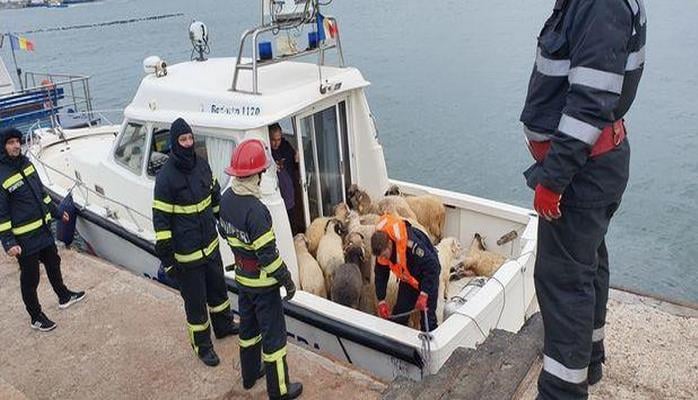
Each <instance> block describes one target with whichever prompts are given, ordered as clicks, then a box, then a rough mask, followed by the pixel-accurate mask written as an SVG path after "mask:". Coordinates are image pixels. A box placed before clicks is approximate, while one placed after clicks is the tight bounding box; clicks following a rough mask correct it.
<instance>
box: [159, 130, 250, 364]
mask: <svg viewBox="0 0 698 400" xmlns="http://www.w3.org/2000/svg"><path fill="white" fill-rule="evenodd" d="M178 121H179V120H178ZM181 121H182V122H183V120H181ZM176 123H177V121H175V123H173V129H171V130H170V148H171V149H173V153H172V154H170V157H169V159H168V160H167V163H165V165H164V166H163V168H162V169H161V170H160V171H159V172H158V174H157V176H156V179H155V193H154V199H153V225H154V228H155V240H156V242H155V251H156V252H157V254H158V257H159V258H160V261H161V262H162V265H163V266H164V267H165V269H166V270H167V271H168V272H169V273H170V274H171V275H174V276H175V277H176V280H177V283H178V284H179V289H180V293H181V294H182V298H183V299H184V309H185V312H186V315H187V327H188V329H189V337H190V340H191V345H192V347H193V349H194V351H195V352H196V353H197V354H198V355H199V356H201V355H202V354H205V352H209V351H210V350H211V349H212V348H213V344H212V343H211V334H210V325H211V324H212V325H213V332H214V334H215V335H216V337H223V336H226V335H228V334H230V333H236V332H237V327H235V326H234V323H233V315H232V311H231V309H230V300H229V299H228V290H227V288H226V286H225V278H224V276H223V262H222V261H221V256H220V252H219V250H218V231H217V230H216V218H217V215H218V210H219V208H220V206H219V200H220V186H219V185H218V182H217V181H216V180H215V179H213V178H212V174H211V168H210V167H209V165H208V163H207V162H206V160H204V159H202V158H199V157H197V156H196V155H195V154H194V149H193V148H190V149H184V148H182V147H181V146H179V144H178V143H177V137H178V136H179V134H181V133H182V132H191V128H189V126H188V125H186V126H184V127H183V128H182V129H177V130H175V129H174V126H175V124H176ZM184 124H186V123H184ZM207 305H208V307H209V309H208V312H207ZM209 315H210V320H209Z"/></svg>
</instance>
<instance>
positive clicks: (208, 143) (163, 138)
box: [148, 127, 235, 188]
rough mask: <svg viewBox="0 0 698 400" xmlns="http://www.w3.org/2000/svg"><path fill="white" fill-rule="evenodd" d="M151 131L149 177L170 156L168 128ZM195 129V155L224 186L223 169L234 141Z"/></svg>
mask: <svg viewBox="0 0 698 400" xmlns="http://www.w3.org/2000/svg"><path fill="white" fill-rule="evenodd" d="M152 131H153V140H152V141H151V144H150V158H149V159H148V175H149V176H151V177H152V176H155V175H157V173H158V171H159V170H160V168H162V166H163V165H165V162H166V161H167V159H168V158H169V156H170V130H169V129H167V128H159V127H154V128H153V129H152ZM196 131H197V132H195V133H194V152H195V153H196V155H197V156H199V157H201V158H203V159H204V160H206V161H208V163H209V165H210V166H211V171H212V172H213V177H214V178H217V179H218V183H219V184H220V185H221V188H224V187H225V186H226V185H227V183H228V179H229V177H228V175H226V174H225V172H224V170H225V168H226V167H227V166H228V164H229V163H230V156H231V155H232V154H233V149H234V148H235V142H234V141H233V140H232V139H221V138H218V137H214V136H208V135H206V134H205V133H198V130H196Z"/></svg>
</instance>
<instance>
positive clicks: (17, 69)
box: [7, 33, 24, 90]
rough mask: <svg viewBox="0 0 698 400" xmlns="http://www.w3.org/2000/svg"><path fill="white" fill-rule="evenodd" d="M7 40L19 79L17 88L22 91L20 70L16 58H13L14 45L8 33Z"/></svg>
mask: <svg viewBox="0 0 698 400" xmlns="http://www.w3.org/2000/svg"><path fill="white" fill-rule="evenodd" d="M7 38H8V39H10V49H12V61H14V63H15V71H17V78H19V88H20V90H24V84H23V83H22V70H21V69H20V68H19V67H18V66H17V56H15V45H14V43H13V42H12V34H11V33H8V34H7Z"/></svg>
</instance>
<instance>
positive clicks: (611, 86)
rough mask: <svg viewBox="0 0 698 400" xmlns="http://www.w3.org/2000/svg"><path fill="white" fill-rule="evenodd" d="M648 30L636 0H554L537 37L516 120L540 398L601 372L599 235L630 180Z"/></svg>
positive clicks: (579, 385) (578, 389) (565, 395)
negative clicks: (534, 246)
mask: <svg viewBox="0 0 698 400" xmlns="http://www.w3.org/2000/svg"><path fill="white" fill-rule="evenodd" d="M645 32H646V15H645V9H644V6H643V3H642V0H594V1H592V0H558V1H557V2H556V3H555V7H554V10H553V13H552V16H551V17H550V18H549V19H548V20H547V21H546V23H545V25H544V27H543V29H542V31H541V33H540V36H539V37H538V52H537V57H536V61H535V66H534V68H533V73H532V76H531V80H530V83H529V88H528V95H527V97H526V104H525V107H524V110H523V113H522V115H521V121H522V122H523V123H524V133H525V135H526V138H527V141H528V144H529V149H530V151H531V154H532V155H533V157H534V159H535V161H536V162H535V164H534V165H533V166H531V167H530V168H529V169H528V170H527V171H526V172H524V175H525V176H526V181H527V184H528V186H529V187H531V188H532V189H534V190H535V196H534V207H535V209H536V211H537V212H538V215H539V216H540V219H539V223H538V251H537V258H536V266H535V285H536V293H537V297H538V302H539V304H540V308H541V313H542V315H543V324H544V327H545V344H544V349H543V351H544V359H543V371H542V372H541V374H540V377H539V379H538V389H539V398H541V399H585V398H587V395H588V394H587V393H588V385H593V384H595V383H596V382H598V381H599V380H600V379H601V377H602V363H603V362H604V360H605V354H604V346H603V339H604V323H605V318H606V303H607V300H608V279H609V263H608V252H607V250H606V242H605V235H606V231H607V229H608V226H609V223H610V220H611V217H612V216H613V214H614V212H615V211H616V209H617V208H618V206H619V204H620V201H621V197H622V195H623V192H624V191H625V187H626V184H627V181H628V166H629V159H630V147H629V144H628V140H627V138H626V131H625V126H624V123H623V116H624V115H625V114H626V112H627V111H628V109H629V108H630V106H631V104H632V102H633V100H634V98H635V94H636V92H637V88H638V84H639V82H640V77H641V75H642V71H643V68H644V61H645V49H644V46H645Z"/></svg>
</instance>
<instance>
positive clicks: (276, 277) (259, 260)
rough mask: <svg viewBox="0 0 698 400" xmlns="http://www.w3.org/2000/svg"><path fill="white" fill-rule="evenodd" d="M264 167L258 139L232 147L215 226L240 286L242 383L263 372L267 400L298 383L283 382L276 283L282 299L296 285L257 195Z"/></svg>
mask: <svg viewBox="0 0 698 400" xmlns="http://www.w3.org/2000/svg"><path fill="white" fill-rule="evenodd" d="M268 166H269V158H268V157H267V153H266V150H265V148H264V144H263V143H262V141H260V140H257V139H250V140H246V141H243V142H242V143H240V144H239V145H238V146H237V148H236V149H235V151H234V152H233V156H232V159H231V162H230V167H229V168H227V169H226V170H225V172H226V173H227V174H228V175H231V176H232V177H233V180H232V183H231V187H230V188H229V189H227V190H226V191H225V193H223V198H222V199H221V216H220V229H221V231H222V232H221V233H222V234H223V235H224V236H225V237H226V240H227V241H228V244H229V245H230V247H231V249H232V250H233V254H234V255H235V281H236V282H237V284H238V288H239V289H240V291H239V294H238V307H239V311H240V336H239V338H240V369H241V371H242V385H243V387H244V388H245V389H250V388H252V386H254V384H255V382H256V381H257V379H259V378H261V377H262V376H263V375H264V374H265V373H266V375H267V394H268V395H269V397H270V398H272V399H295V398H297V397H298V396H300V394H301V392H302V391H303V385H302V384H300V383H291V382H289V377H288V366H287V363H286V322H285V320H284V312H283V306H282V303H281V297H280V294H279V287H280V286H282V285H283V286H284V287H285V288H286V297H285V298H284V300H290V299H291V298H292V297H293V295H294V294H295V292H296V287H295V285H294V283H293V280H292V278H291V273H290V272H289V271H288V269H287V268H286V265H285V264H284V262H283V260H282V259H281V256H280V255H279V251H278V249H277V248H276V239H275V236H274V230H273V228H272V219H271V215H270V213H269V210H267V208H266V206H264V204H262V202H261V201H260V199H259V198H260V196H261V194H260V188H259V183H260V181H261V175H262V173H263V172H264V171H265V170H266V169H267V167H268ZM260 359H262V360H264V367H262V365H261V363H260Z"/></svg>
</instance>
